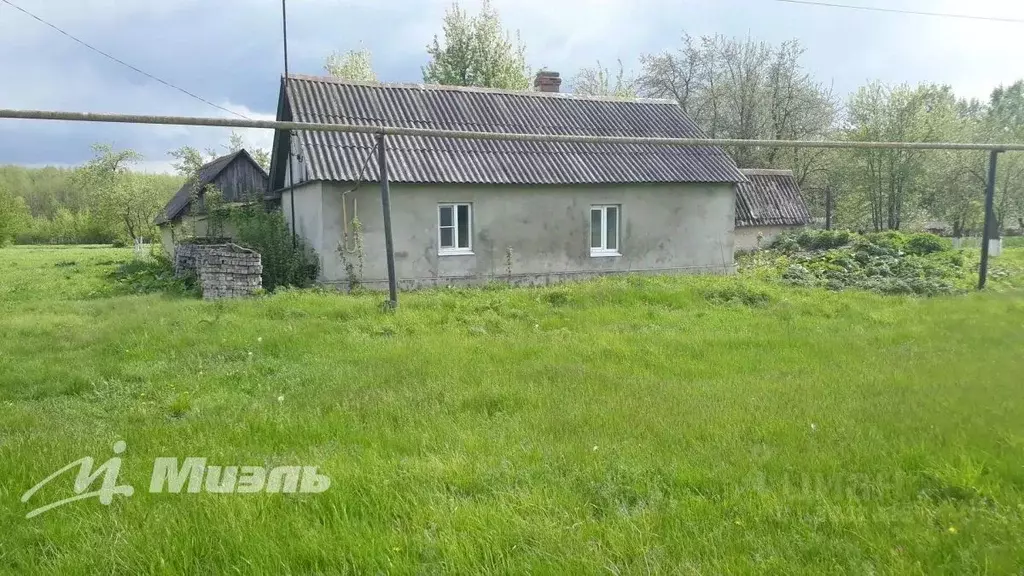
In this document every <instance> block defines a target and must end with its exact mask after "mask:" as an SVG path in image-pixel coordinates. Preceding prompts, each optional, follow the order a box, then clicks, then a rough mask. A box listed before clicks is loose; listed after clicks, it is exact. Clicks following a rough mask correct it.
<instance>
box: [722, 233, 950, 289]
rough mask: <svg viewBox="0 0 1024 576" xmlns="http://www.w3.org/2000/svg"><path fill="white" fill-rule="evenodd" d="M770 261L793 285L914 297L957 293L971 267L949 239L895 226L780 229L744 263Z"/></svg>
mask: <svg viewBox="0 0 1024 576" xmlns="http://www.w3.org/2000/svg"><path fill="white" fill-rule="evenodd" d="M766 266H767V267H768V268H770V269H772V270H773V271H774V273H775V277H776V278H778V279H779V280H781V281H782V282H783V283H785V284H788V285H792V286H803V287H819V288H826V289H828V290H833V291H841V290H846V289H859V290H868V291H871V292H877V293H879V294H889V295H916V296H937V295H941V294H951V293H955V292H958V291H959V289H958V287H957V283H958V281H960V280H961V279H962V278H963V277H964V273H965V272H966V271H967V270H966V267H965V266H966V263H965V258H964V255H963V253H962V252H959V251H953V248H952V244H951V243H950V242H949V240H946V239H944V238H941V237H939V236H936V235H934V234H910V235H907V234H903V233H901V232H896V231H886V232H875V233H871V234H864V235H860V234H855V233H852V232H848V231H829V230H804V231H802V232H799V233H797V234H782V235H780V236H779V237H778V238H776V239H775V240H774V241H773V242H772V244H771V245H770V247H769V248H768V249H767V250H765V251H763V253H761V254H755V255H753V256H750V257H748V260H747V261H744V262H741V269H743V268H746V269H757V270H758V271H763V270H764V268H765V267H766Z"/></svg>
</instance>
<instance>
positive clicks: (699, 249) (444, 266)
mask: <svg viewBox="0 0 1024 576" xmlns="http://www.w3.org/2000/svg"><path fill="white" fill-rule="evenodd" d="M350 188H351V186H350V185H346V184H342V183H326V182H325V183H311V184H307V185H305V186H303V187H301V188H300V189H298V190H297V191H296V196H295V199H296V214H297V216H298V220H299V222H298V225H297V227H298V229H299V233H300V234H302V235H303V236H304V237H306V238H307V239H309V241H310V242H311V243H312V244H313V246H314V248H316V250H317V252H318V253H319V254H320V257H321V265H322V266H321V270H322V272H321V280H322V281H323V282H325V283H339V284H344V283H347V281H348V280H347V274H346V272H345V265H344V262H343V260H342V259H341V256H340V255H339V253H338V244H339V243H340V242H341V238H342V235H343V234H342V205H341V198H342V193H343V192H344V191H346V190H348V189H350ZM391 200H392V229H393V231H394V243H395V266H396V270H397V274H398V278H399V280H400V281H401V283H402V287H403V288H413V287H420V286H431V285H447V284H460V283H475V282H485V281H488V280H490V279H502V280H505V279H508V275H507V272H508V270H507V265H506V251H507V248H508V247H511V248H512V267H511V268H512V280H513V281H515V282H517V283H530V284H536V283H541V284H543V283H549V282H557V281H560V280H564V279H568V278H578V277H587V276H593V275H598V274H606V273H614V272H649V273H701V272H705V273H730V272H733V271H734V270H735V265H734V264H733V242H734V240H733V223H734V218H735V200H734V192H733V188H732V186H731V185H728V184H726V185H698V184H693V185H633V186H615V185H608V186H561V187H555V186H535V187H510V186H418V185H400V184H396V185H393V186H392V187H391ZM446 202H469V203H471V204H472V205H473V230H472V236H473V254H471V255H458V256H440V255H438V237H437V206H438V204H439V203H446ZM595 204H618V205H621V207H622V213H621V247H620V252H621V254H622V255H621V256H617V257H597V258H595V257H591V255H590V207H591V205H595ZM288 205H289V198H288V195H287V193H286V194H285V196H284V197H283V198H282V207H284V209H285V213H286V218H288V217H289V216H288V210H289V208H288ZM346 209H347V212H348V217H349V219H350V220H351V218H352V215H353V213H354V212H355V213H357V214H358V218H359V220H360V222H361V224H362V228H363V244H364V254H365V257H364V265H363V274H362V284H364V285H366V286H369V287H375V288H376V287H383V286H386V282H387V267H386V260H385V254H384V229H383V217H382V215H381V204H380V187H379V185H377V184H364V185H363V186H362V187H361V188H360V189H359V190H358V191H356V192H352V193H349V194H348V195H347V197H346ZM318 216H319V222H320V223H321V224H322V230H321V231H320V232H317V231H316V230H315V227H316V226H317V222H318ZM354 260H355V259H354V258H353V259H352V261H354Z"/></svg>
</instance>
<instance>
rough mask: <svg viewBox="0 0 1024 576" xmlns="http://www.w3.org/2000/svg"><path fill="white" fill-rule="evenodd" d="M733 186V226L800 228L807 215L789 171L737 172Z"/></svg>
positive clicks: (809, 215)
mask: <svg viewBox="0 0 1024 576" xmlns="http://www.w3.org/2000/svg"><path fill="white" fill-rule="evenodd" d="M741 172H743V175H744V176H746V177H747V182H741V183H739V184H738V185H737V186H736V226H803V225H805V224H807V223H808V222H810V221H811V213H810V212H809V211H808V210H807V204H806V203H805V202H804V199H803V196H801V195H800V186H799V185H798V184H797V182H796V178H794V177H793V172H792V171H790V170H741Z"/></svg>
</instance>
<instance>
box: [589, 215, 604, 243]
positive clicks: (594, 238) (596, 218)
mask: <svg viewBox="0 0 1024 576" xmlns="http://www.w3.org/2000/svg"><path fill="white" fill-rule="evenodd" d="M590 247H591V248H603V246H601V209H600V208H593V209H591V210H590Z"/></svg>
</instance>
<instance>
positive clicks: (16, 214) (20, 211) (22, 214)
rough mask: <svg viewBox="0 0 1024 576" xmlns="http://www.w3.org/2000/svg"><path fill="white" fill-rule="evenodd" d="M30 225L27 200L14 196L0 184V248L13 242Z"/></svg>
mask: <svg viewBox="0 0 1024 576" xmlns="http://www.w3.org/2000/svg"><path fill="white" fill-rule="evenodd" d="M28 224H29V214H28V207H27V206H26V205H25V200H24V199H23V198H21V197H19V196H15V195H14V194H12V193H11V191H10V190H8V189H7V188H6V187H5V186H4V184H3V183H2V182H0V248H2V247H3V246H5V245H6V244H7V243H9V242H10V241H11V240H13V239H14V238H15V237H16V236H17V235H18V234H19V233H20V232H21V231H22V230H23V229H24V228H25V227H26V226H27V225H28Z"/></svg>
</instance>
